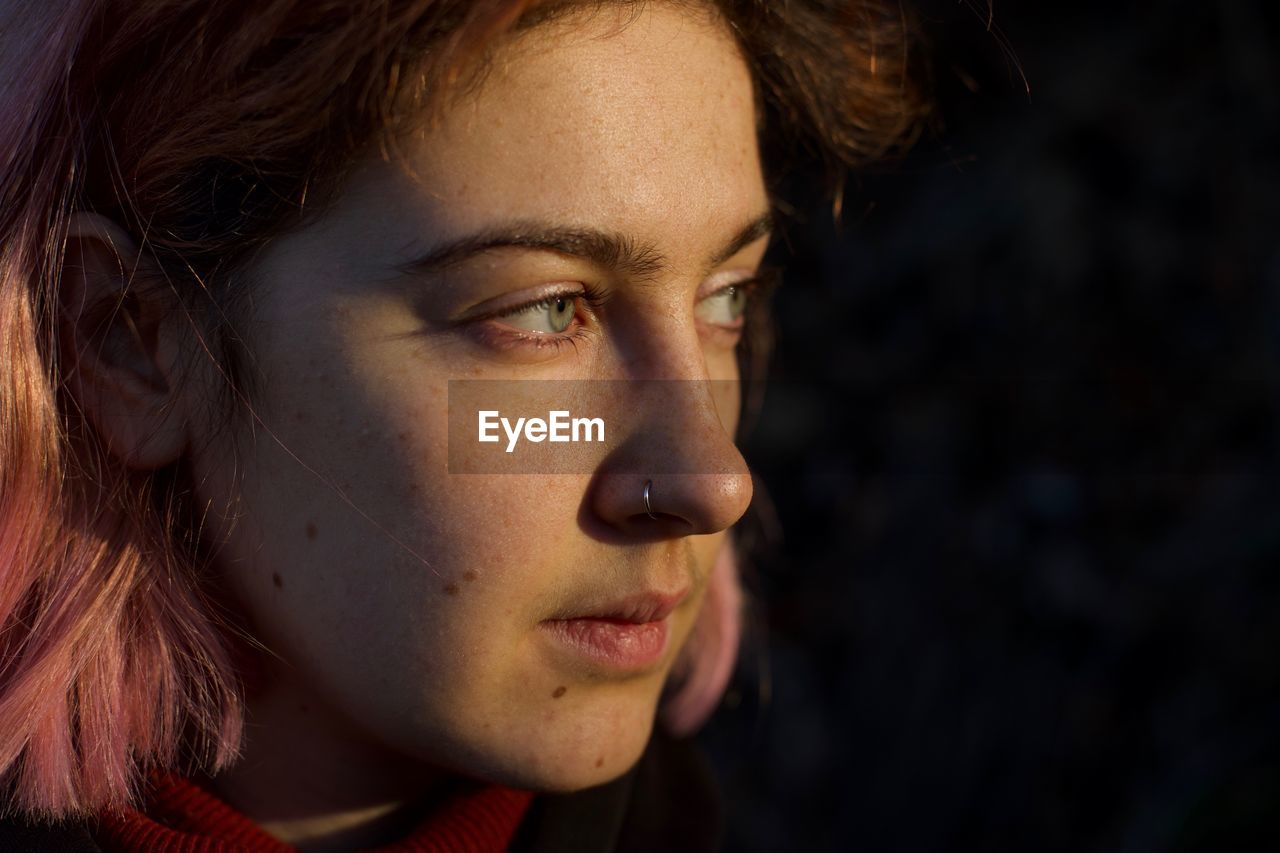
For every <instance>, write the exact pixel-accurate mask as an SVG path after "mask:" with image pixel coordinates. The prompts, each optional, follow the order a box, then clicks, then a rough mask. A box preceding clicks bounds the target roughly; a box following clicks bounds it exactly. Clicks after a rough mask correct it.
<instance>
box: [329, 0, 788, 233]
mask: <svg viewBox="0 0 1280 853" xmlns="http://www.w3.org/2000/svg"><path fill="white" fill-rule="evenodd" d="M398 153H399V155H400V158H401V159H402V161H403V162H394V161H393V162H391V163H387V162H381V161H378V162H372V163H369V164H368V165H367V166H366V167H365V169H364V170H362V172H360V173H357V177H358V180H357V181H356V183H357V184H358V185H359V186H358V187H356V188H353V189H354V191H355V192H356V193H357V194H358V195H361V196H363V200H364V202H366V203H369V202H373V201H376V200H382V201H384V202H385V200H386V199H387V198H389V197H395V198H397V199H398V204H399V205H400V206H402V207H403V208H404V209H403V210H402V213H405V214H408V216H409V218H410V219H413V220H416V222H417V223H418V224H423V223H425V222H439V223H444V222H447V223H448V224H449V226H450V227H449V229H448V230H453V229H458V230H467V229H471V228H480V227H485V226H487V225H491V224H492V222H493V219H494V216H495V215H496V214H499V213H500V215H501V217H502V218H504V219H511V220H549V221H554V222H557V223H559V224H571V225H586V224H589V225H591V226H594V227H603V228H608V229H612V230H616V231H617V232H619V233H625V234H631V235H635V236H637V237H644V238H647V239H652V240H654V241H655V242H661V243H663V244H666V245H670V244H671V243H672V242H673V241H674V242H679V241H680V240H681V239H682V238H690V239H694V238H696V237H697V236H698V234H700V233H703V234H705V232H706V231H707V230H708V228H715V229H717V232H718V231H720V230H723V228H724V227H726V225H735V226H736V225H739V224H741V223H742V222H744V221H749V220H750V219H752V218H753V217H754V216H756V215H758V214H759V213H760V212H761V211H763V210H764V209H766V208H767V198H766V193H765V189H764V185H763V179H762V177H761V174H760V164H759V155H758V150H757V141H756V117H755V109H754V94H753V88H752V80H751V75H750V72H749V70H748V68H747V66H746V63H745V62H744V61H743V59H742V57H741V55H740V53H739V51H738V48H737V45H736V44H735V42H734V41H733V38H732V36H731V35H730V33H729V32H728V30H727V28H726V27H725V25H724V24H722V23H721V22H720V21H719V20H718V19H717V18H715V17H713V15H712V13H710V12H709V11H707V10H705V9H702V8H699V7H695V8H692V9H689V8H684V7H682V6H677V5H675V4H665V3H653V4H646V5H644V6H642V7H640V8H638V9H637V8H635V7H629V8H623V7H618V6H604V7H603V8H598V9H594V10H593V11H592V12H590V13H575V14H572V15H570V16H568V17H565V18H562V19H558V20H556V21H554V22H550V23H544V24H541V25H539V26H536V27H534V28H532V29H529V30H526V31H522V32H521V33H520V34H519V35H518V36H516V37H514V38H513V40H512V41H510V42H509V43H507V44H505V45H503V46H502V47H500V48H499V49H498V50H497V51H496V52H495V54H494V56H493V59H492V63H491V65H490V67H489V70H488V73H487V74H486V76H485V77H484V78H483V80H482V82H481V83H480V84H479V85H478V86H477V87H476V88H474V89H473V90H471V91H468V92H467V93H465V94H464V95H463V96H461V97H460V98H459V100H457V101H456V102H455V103H454V104H452V105H451V106H450V108H449V109H448V110H447V111H446V112H445V113H444V114H443V116H442V117H441V118H440V119H439V120H438V121H436V122H432V123H426V122H423V123H422V124H421V125H420V126H418V127H417V128H415V129H414V131H413V132H412V133H410V134H409V135H408V136H407V138H406V139H405V140H403V142H402V143H401V145H400V150H399V152H398ZM655 231H661V232H664V233H655ZM423 236H424V237H429V236H430V235H423ZM717 236H719V237H721V239H723V235H721V234H719V233H717ZM673 248H676V247H673ZM691 248H692V247H691Z"/></svg>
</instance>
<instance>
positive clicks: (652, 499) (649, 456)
mask: <svg viewBox="0 0 1280 853" xmlns="http://www.w3.org/2000/svg"><path fill="white" fill-rule="evenodd" d="M659 384H660V385H662V386H664V387H665V395H664V397H663V399H664V404H663V405H661V406H660V407H658V408H657V409H656V410H654V411H653V412H652V413H651V415H650V417H649V418H647V419H646V420H645V427H644V428H643V429H638V430H636V431H635V432H634V433H632V434H631V435H630V436H629V437H628V439H627V440H626V441H624V442H623V443H622V444H621V446H619V447H617V448H615V449H614V451H613V453H611V454H610V456H609V457H608V458H607V459H605V460H604V462H603V463H602V464H601V465H600V467H599V468H597V470H596V473H595V476H594V477H593V479H592V483H591V492H590V498H589V506H590V508H591V511H592V514H593V515H594V516H595V517H596V518H597V519H598V520H599V521H600V522H602V523H603V524H605V525H607V526H608V527H609V528H611V529H612V530H614V531H616V532H618V533H621V534H623V535H625V536H628V537H641V538H670V537H675V536H690V535H700V534H707V533H718V532H720V531H722V530H725V529H726V528H728V527H730V526H732V525H733V524H734V523H735V522H736V521H737V520H738V519H740V518H741V517H742V515H743V514H744V513H745V512H746V511H747V507H748V506H749V505H750V503H751V497H752V483H751V471H750V469H749V468H748V467H747V462H746V460H745V459H744V458H743V457H742V454H741V453H740V452H739V450H738V447H737V445H736V444H735V443H734V439H733V436H732V435H731V434H730V433H729V432H728V431H727V430H726V425H725V424H723V423H722V422H721V416H720V413H719V411H718V410H717V406H716V404H715V403H714V402H713V401H712V398H711V392H710V391H708V390H707V385H708V383H706V382H699V381H689V382H685V381H674V382H673V381H665V382H661V383H659ZM734 423H736V418H734V419H731V420H730V423H729V425H728V427H729V429H732V427H733V425H734ZM646 486H647V487H648V488H647V490H646ZM646 496H647V497H648V501H647V502H646V500H645V498H646Z"/></svg>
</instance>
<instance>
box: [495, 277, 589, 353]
mask: <svg viewBox="0 0 1280 853" xmlns="http://www.w3.org/2000/svg"><path fill="white" fill-rule="evenodd" d="M561 299H572V300H573V303H574V318H575V320H576V319H577V316H578V312H579V310H580V306H581V305H582V304H585V305H586V306H587V308H588V309H589V310H590V311H591V312H593V313H594V312H595V310H596V309H598V308H599V307H600V306H601V305H603V304H604V302H605V300H604V296H603V295H602V294H599V293H596V292H594V291H592V290H590V289H581V290H575V289H565V290H556V291H552V292H551V293H548V294H546V295H545V296H541V297H539V298H537V299H535V300H533V301H531V302H525V303H523V304H521V305H513V306H511V307H510V308H504V309H502V310H501V311H498V312H495V313H493V314H490V315H488V316H487V317H479V318H477V321H478V322H479V323H480V324H481V326H482V328H483V329H484V332H485V334H486V335H487V336H488V337H490V339H491V343H494V344H496V345H497V346H498V347H500V348H502V349H511V348H513V347H517V346H525V347H532V348H533V349H534V350H536V351H543V350H545V349H547V348H548V347H550V348H552V349H553V350H554V351H556V352H559V351H560V349H561V348H563V347H567V346H573V347H576V346H577V345H578V342H579V341H581V340H585V339H587V338H589V337H591V335H592V331H591V330H590V329H588V328H587V327H586V325H584V324H583V323H581V322H579V323H578V324H577V326H576V328H575V329H574V330H573V331H571V332H561V333H559V334H553V333H547V332H530V331H526V330H522V329H517V328H515V327H512V326H508V327H506V328H504V329H501V330H498V329H493V328H492V327H487V326H485V325H484V324H485V321H487V320H500V319H502V318H503V317H512V316H515V315H516V314H523V313H524V312H526V311H530V310H532V309H534V308H549V307H551V305H552V304H553V303H555V302H557V301H558V300H561Z"/></svg>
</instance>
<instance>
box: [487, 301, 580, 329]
mask: <svg viewBox="0 0 1280 853" xmlns="http://www.w3.org/2000/svg"><path fill="white" fill-rule="evenodd" d="M577 308H578V300H577V297H575V296H573V295H571V294H564V295H561V296H552V297H549V298H547V299H544V300H542V301H541V302H535V303H534V304H532V305H528V306H526V307H524V308H519V309H517V310H516V311H513V312H512V313H510V314H505V315H503V320H504V321H506V322H507V323H508V324H510V325H512V326H515V327H516V328H517V329H524V330H526V331H529V332H543V333H546V334H549V335H555V334H560V333H561V332H563V331H565V330H566V329H568V328H569V327H570V326H571V325H573V317H574V314H576V313H577Z"/></svg>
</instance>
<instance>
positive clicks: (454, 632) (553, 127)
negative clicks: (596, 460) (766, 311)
mask: <svg viewBox="0 0 1280 853" xmlns="http://www.w3.org/2000/svg"><path fill="white" fill-rule="evenodd" d="M755 118H756V117H755V114H754V107H753V94H752V88H751V80H750V76H749V72H748V70H747V67H746V65H745V64H744V62H743V61H742V59H741V57H740V55H739V53H738V51H737V49H736V47H735V45H734V43H733V41H732V39H731V37H730V35H729V34H728V33H727V31H726V30H725V29H724V27H723V25H722V24H720V23H718V22H717V21H715V20H713V19H711V18H710V17H709V15H708V13H706V12H702V11H690V10H683V9H677V8H675V7H673V6H667V5H663V4H655V5H651V6H647V7H645V8H644V10H643V11H642V12H640V13H636V12H635V11H633V10H627V11H620V10H618V9H613V8H606V9H604V10H603V11H600V12H597V13H592V14H590V15H577V16H575V17H571V18H568V19H565V20H562V21H559V22H557V23H554V24H548V25H543V26H541V27H538V28H535V29H533V30H530V31H528V32H526V33H523V34H521V35H520V36H519V37H517V38H516V40H515V41H513V42H512V43H510V44H509V45H507V46H506V47H504V48H503V49H502V50H501V51H500V52H499V53H498V55H497V56H496V57H495V60H494V63H493V69H492V72H491V73H490V74H489V76H488V77H487V78H486V79H485V81H484V84H483V85H482V87H481V88H480V89H478V90H477V91H476V92H474V93H471V94H469V95H467V96H466V98H465V99H464V100H463V101H462V102H460V103H459V104H457V105H456V106H454V107H452V108H451V110H450V111H449V112H448V114H447V115H446V117H445V120H444V121H443V123H442V124H440V125H437V126H426V125H425V124H424V126H423V127H422V128H420V129H419V130H418V131H417V132H415V133H413V134H411V135H410V136H409V138H407V139H406V140H405V142H404V144H403V147H402V152H401V153H402V155H403V157H404V162H403V163H395V162H393V163H388V162H384V161H382V160H381V159H379V158H376V157H371V158H370V159H369V160H368V161H367V162H365V163H363V164H362V165H361V166H360V168H359V169H357V171H356V172H355V173H354V174H353V176H352V177H351V179H350V181H349V182H348V184H347V185H346V186H345V187H344V190H343V192H342V194H341V197H340V198H339V200H338V202H337V204H336V206H335V207H334V209H333V210H331V211H330V212H328V213H327V214H326V215H325V216H324V217H323V219H321V220H320V221H318V222H315V223H314V224H312V225H310V226H308V227H307V228H305V229H303V230H301V231H298V232H296V233H293V234H291V235H288V236H286V237H284V238H281V239H280V240H278V241H276V242H275V243H273V244H272V246H271V247H270V249H269V250H268V251H266V252H264V253H263V254H262V255H261V256H260V257H259V259H258V260H257V261H256V262H255V265H254V267H253V269H252V273H253V276H254V279H255V280H256V281H257V282H258V283H259V289H258V290H257V291H255V294H254V304H253V313H252V323H251V326H250V327H249V329H248V330H247V335H246V337H247V339H248V342H249V344H250V346H251V347H252V349H253V351H254V353H255V364H256V366H257V368H258V369H259V370H261V371H262V373H263V375H264V377H265V382H264V385H263V387H264V389H265V390H264V393H263V395H262V396H261V398H260V399H258V400H256V401H255V404H256V407H257V410H258V412H259V414H260V415H261V416H262V418H263V420H264V421H265V423H266V424H267V425H269V427H270V428H271V430H272V432H273V433H274V435H275V437H277V438H278V439H279V441H280V443H283V445H284V446H285V447H287V451H286V450H285V449H283V448H282V447H281V444H280V443H277V442H276V441H274V440H272V439H271V438H270V437H268V436H266V435H264V434H261V433H259V434H258V435H257V436H256V438H251V437H250V436H249V435H248V431H247V430H246V431H245V433H244V434H242V435H240V436H238V442H239V448H240V449H239V450H238V453H239V454H240V456H241V458H242V459H243V463H244V464H243V465H242V466H241V467H240V469H239V470H238V471H232V470H230V469H231V466H230V465H229V464H228V462H227V460H228V459H229V458H231V457H230V456H229V455H228V452H229V451H228V448H227V446H226V445H224V444H221V443H219V441H220V439H219V437H218V436H216V435H214V436H212V437H211V438H210V441H211V443H210V444H209V445H208V446H207V448H206V449H205V450H204V452H203V453H202V454H200V455H199V457H198V458H197V459H196V460H195V464H196V468H197V471H196V474H197V478H196V481H197V482H201V483H206V484H207V485H206V486H205V489H204V491H205V494H204V495H203V496H204V497H206V498H211V499H212V500H213V502H214V505H215V506H217V505H218V502H219V501H220V500H222V501H225V500H228V499H230V500H231V501H232V505H233V506H234V507H235V508H236V509H238V510H239V511H240V518H239V520H238V521H237V522H236V523H235V524H234V525H233V524H231V521H230V518H229V516H230V515H232V514H234V513H227V514H226V515H225V516H224V517H222V518H221V519H219V520H218V521H219V523H221V524H222V525H223V530H224V532H225V531H230V533H229V534H228V540H229V541H228V545H227V547H226V548H225V549H224V551H223V552H222V554H221V557H220V565H221V567H222V569H223V570H224V571H225V573H226V574H227V576H228V578H229V583H230V584H231V586H232V588H233V589H234V590H235V592H236V595H237V597H238V598H239V600H240V602H241V604H242V606H243V607H244V608H245V610H246V611H247V612H248V614H249V615H250V618H251V622H252V625H253V629H254V631H255V632H256V634H257V636H259V637H260V638H261V639H262V640H263V641H264V642H265V643H266V644H267V645H268V646H269V647H270V648H271V649H272V650H273V651H274V652H275V653H276V654H278V655H279V656H280V658H281V659H282V662H281V663H278V664H277V665H276V666H275V669H274V671H273V673H272V680H271V682H270V684H269V686H268V688H267V690H266V693H267V694H269V696H270V697H271V698H269V699H266V698H260V699H259V700H256V701H258V702H259V705H260V707H263V708H265V707H267V706H268V705H270V706H272V707H278V708H294V709H296V708H297V707H301V706H304V705H305V706H306V707H307V708H309V709H310V714H309V717H308V719H309V720H310V722H308V723H307V724H306V725H305V726H303V725H299V726H298V728H297V732H298V733H297V734H295V735H294V736H295V737H297V738H305V737H308V736H312V735H313V736H315V737H316V738H317V739H319V738H322V737H326V738H333V737H334V736H335V735H336V736H338V737H341V738H344V739H346V740H347V741H349V742H358V743H363V744H367V745H368V750H369V751H370V752H374V751H381V752H382V753H383V754H387V755H392V754H394V755H399V756H409V757H411V758H412V759H413V760H415V761H417V762H422V763H427V764H431V765H436V766H439V767H441V768H444V769H447V770H455V771H463V772H467V773H471V774H476V775H482V776H487V777H488V778H491V779H494V780H497V781H504V782H507V783H509V784H515V785H520V786H525V787H530V788H542V789H559V790H567V789H576V788H581V787H584V786H588V785H593V784H598V783H601V782H604V781H607V780H608V779H611V778H613V777H616V776H617V775H619V774H620V773H622V772H624V771H625V770H626V769H627V768H628V767H629V766H630V765H631V764H632V763H634V761H635V760H636V759H637V757H638V756H639V755H640V753H641V751H642V749H643V748H644V745H645V742H646V740H647V738H648V736H649V732H650V728H651V726H652V724H653V718H654V712H655V708H656V705H657V701H658V698H659V694H660V692H661V689H662V686H663V682H664V678H665V676H666V674H667V672H668V670H669V668H670V666H671V663H672V661H673V660H674V658H675V656H676V654H677V652H678V651H679V648H680V646H681V645H682V644H683V642H684V641H685V639H686V638H687V636H688V634H689V631H690V629H691V627H692V626H693V624H694V620H695V618H696V617H697V614H698V611H699V607H700V605H701V603H702V599H703V593H704V591H705V584H706V578H707V574H708V571H709V570H710V567H711V565H712V562H713V559H714V557H715V554H716V553H717V550H718V548H719V546H720V545H721V543H722V542H723V541H724V536H725V531H726V529H727V528H728V527H729V526H730V525H731V524H732V523H733V522H735V521H736V520H737V519H738V518H739V517H740V516H741V514H742V513H743V512H744V511H745V509H746V507H747V504H748V503H749V501H750V497H751V487H750V480H749V477H748V476H747V471H746V466H745V463H743V461H742V459H741V457H740V456H739V455H738V452H737V450H736V448H734V446H733V444H732V441H731V438H730V436H731V434H732V424H730V425H729V427H730V429H729V431H728V433H726V431H725V429H723V428H722V427H721V426H720V425H719V424H718V423H716V422H713V421H708V422H707V423H705V424H703V425H702V426H703V427H705V428H700V429H689V430H688V431H687V433H682V434H681V435H680V436H679V440H678V441H675V442H672V441H669V440H661V441H660V440H658V439H657V438H655V440H654V441H653V443H652V444H646V443H645V442H644V441H639V442H636V443H633V444H631V445H629V446H628V449H627V454H628V455H629V459H628V460H627V461H628V463H629V464H628V466H627V467H628V470H643V469H644V462H645V456H646V454H650V455H652V454H658V453H662V454H670V453H672V452H675V453H680V454H688V455H689V458H690V460H693V461H691V464H690V468H693V467H695V465H696V464H699V463H701V464H705V466H706V468H705V470H714V471H732V472H734V473H729V474H719V475H705V476H681V477H677V476H671V477H666V478H664V479H658V478H655V484H654V490H655V494H656V495H657V500H658V501H659V502H660V503H659V507H660V508H661V509H662V511H663V515H661V516H660V517H659V518H658V519H654V518H651V517H649V516H648V515H647V514H646V513H645V512H644V508H643V506H642V505H641V489H642V485H643V482H644V481H643V479H637V478H636V477H634V476H631V475H629V474H627V475H624V474H621V473H619V470H620V469H618V470H615V469H614V468H613V467H611V466H616V465H618V464H619V462H618V460H617V459H613V458H609V459H602V460H601V461H600V467H599V469H598V470H596V471H594V472H593V475H591V476H587V475H581V476H578V475H574V476H568V475H560V476H534V475H523V476H497V475H474V476H457V475H455V476H450V475H449V474H448V473H447V461H446V459H447V448H446V433H447V395H446V391H447V383H448V380H450V379H487V378H493V379H498V378H501V379H561V380H564V379H588V378H590V379H651V378H682V379H704V378H715V379H729V378H733V377H735V376H736V366H735V364H736V362H735V356H734V348H735V345H736V343H737V341H738V338H739V336H740V333H741V332H740V329H739V326H740V319H741V308H742V304H741V303H742V299H743V295H742V290H741V289H740V288H738V289H735V288H734V287H733V285H734V284H735V283H740V282H743V281H745V280H748V279H750V278H751V277H752V276H753V275H754V273H755V271H756V269H757V267H758V265H759V263H760V261H761V258H762V256H763V253H764V250H765V242H766V241H765V237H766V233H767V224H766V218H767V211H768V200H767V195H766V191H765V187H764V184H763V180H762V176H761V170H760V164H759V159H758V152H757V143H756V120H755ZM708 417H709V418H714V414H709V415H708ZM667 438H670V437H667ZM201 446H203V445H201ZM673 447H674V448H675V450H674V451H673V450H672V448H673ZM644 592H652V593H660V594H663V595H672V596H676V597H677V598H679V603H678V606H676V608H675V610H674V611H673V612H672V613H671V614H670V616H669V617H667V622H668V624H667V628H666V629H665V630H667V631H668V640H667V642H666V644H665V645H664V646H663V649H662V652H661V654H660V656H659V659H657V660H656V662H654V663H652V664H650V665H645V666H635V667H631V668H626V667H623V668H619V667H612V666H609V665H606V664H604V663H602V662H601V661H599V660H596V659H594V658H592V657H590V656H589V655H583V654H581V653H577V652H575V651H574V650H573V649H572V647H571V646H570V645H567V644H566V643H565V642H563V638H561V637H557V636H556V635H555V632H553V631H549V630H548V628H547V623H546V620H548V619H550V618H552V617H553V616H555V615H556V614H561V613H566V612H569V613H572V612H579V613H581V612H585V610H587V609H589V608H590V607H591V606H593V605H594V604H596V603H598V602H601V601H614V600H617V599H619V598H622V597H625V596H628V595H632V594H636V593H644ZM260 714H261V715H265V714H266V712H265V711H262V712H260ZM260 719H264V720H265V719H268V717H266V716H260ZM307 726H311V727H313V728H312V729H308V728H307ZM308 732H310V734H308ZM317 742H318V741H317ZM254 748H255V747H254V744H253V735H252V732H251V733H250V745H249V747H248V749H249V751H250V754H252V751H253V750H254Z"/></svg>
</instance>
